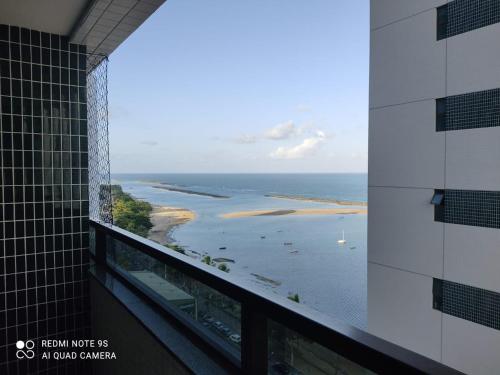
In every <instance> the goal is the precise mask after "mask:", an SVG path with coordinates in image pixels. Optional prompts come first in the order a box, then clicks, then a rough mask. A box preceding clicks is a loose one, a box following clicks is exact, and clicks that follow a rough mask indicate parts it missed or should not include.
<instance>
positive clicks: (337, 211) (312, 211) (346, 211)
mask: <svg viewBox="0 0 500 375" xmlns="http://www.w3.org/2000/svg"><path fill="white" fill-rule="evenodd" d="M367 213H368V210H367V209H366V208H302V209H297V210H282V209H277V210H251V211H237V212H229V213H226V214H222V215H220V217H222V218H224V219H237V218H242V217H255V216H288V215H301V216H304V215H365V214H367Z"/></svg>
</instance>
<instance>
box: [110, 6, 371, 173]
mask: <svg viewBox="0 0 500 375" xmlns="http://www.w3.org/2000/svg"><path fill="white" fill-rule="evenodd" d="M109 61H110V63H109V65H108V77H109V82H108V84H109V121H110V125H109V129H110V159H111V170H112V172H113V173H127V172H129V173H133V172H136V173H199V172H203V173H305V172H309V173H340V172H366V170H367V149H368V70H369V1H368V0H349V1H344V0H252V1H247V0H168V1H166V3H165V4H164V5H162V6H161V7H160V8H159V9H158V10H157V11H156V12H155V13H154V14H153V15H152V16H151V17H150V18H149V19H148V20H147V21H146V22H145V23H144V24H143V25H142V26H141V27H140V28H139V29H138V30H136V31H135V32H134V33H133V34H132V35H131V36H130V37H129V38H128V39H127V40H126V41H125V42H124V43H123V44H122V45H121V46H120V47H119V48H118V49H117V50H116V51H115V52H113V54H112V55H111V56H110V59H109Z"/></svg>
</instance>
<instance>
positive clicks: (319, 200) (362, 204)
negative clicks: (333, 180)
mask: <svg viewBox="0 0 500 375" xmlns="http://www.w3.org/2000/svg"><path fill="white" fill-rule="evenodd" d="M265 197H268V198H274V199H287V200H293V201H302V202H312V203H333V204H337V205H339V206H360V207H368V202H356V201H342V200H338V199H330V198H313V197H304V196H303V195H282V194H266V195H265Z"/></svg>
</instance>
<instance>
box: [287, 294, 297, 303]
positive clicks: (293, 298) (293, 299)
mask: <svg viewBox="0 0 500 375" xmlns="http://www.w3.org/2000/svg"><path fill="white" fill-rule="evenodd" d="M288 299H289V300H290V301H293V302H297V303H300V297H299V295H298V294H297V293H295V294H289V295H288Z"/></svg>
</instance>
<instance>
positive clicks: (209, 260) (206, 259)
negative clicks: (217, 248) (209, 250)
mask: <svg viewBox="0 0 500 375" xmlns="http://www.w3.org/2000/svg"><path fill="white" fill-rule="evenodd" d="M201 261H202V262H203V263H205V264H208V265H209V266H210V265H212V258H211V257H210V255H204V256H203V258H201Z"/></svg>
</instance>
